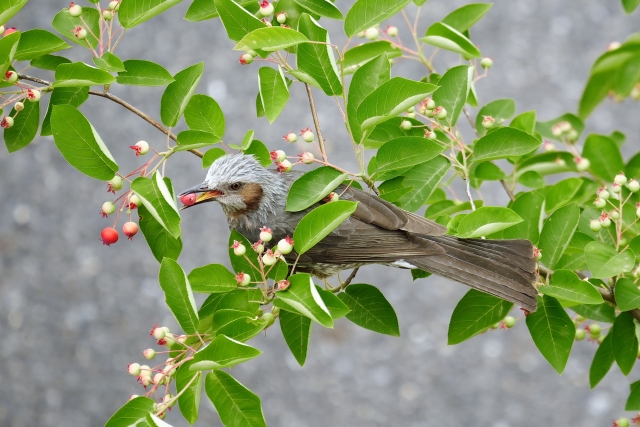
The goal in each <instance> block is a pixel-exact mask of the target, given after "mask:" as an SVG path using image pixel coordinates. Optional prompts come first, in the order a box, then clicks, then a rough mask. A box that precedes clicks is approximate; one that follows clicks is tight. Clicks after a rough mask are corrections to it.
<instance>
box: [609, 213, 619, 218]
mask: <svg viewBox="0 0 640 427" xmlns="http://www.w3.org/2000/svg"><path fill="white" fill-rule="evenodd" d="M609 217H610V218H612V219H619V218H620V213H618V211H611V212H609Z"/></svg>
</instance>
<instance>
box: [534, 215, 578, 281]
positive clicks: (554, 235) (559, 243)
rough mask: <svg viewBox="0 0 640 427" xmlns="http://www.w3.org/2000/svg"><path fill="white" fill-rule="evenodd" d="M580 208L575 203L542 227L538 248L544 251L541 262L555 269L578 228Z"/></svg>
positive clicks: (550, 217)
mask: <svg viewBox="0 0 640 427" xmlns="http://www.w3.org/2000/svg"><path fill="white" fill-rule="evenodd" d="M579 220H580V208H578V206H577V205H576V204H575V203H572V204H570V205H567V206H565V207H563V208H560V209H558V210H557V211H555V212H554V213H553V214H551V216H549V217H548V218H547V219H546V220H545V222H544V226H543V227H542V232H541V233H540V240H539V242H538V248H540V250H541V251H542V259H541V262H542V263H543V264H544V265H546V266H547V267H549V268H551V269H553V268H555V265H556V263H557V262H558V260H559V259H560V257H561V256H562V254H563V253H564V251H565V249H566V248H567V246H568V245H569V242H570V241H571V237H573V233H574V232H575V231H576V228H577V227H578V221H579Z"/></svg>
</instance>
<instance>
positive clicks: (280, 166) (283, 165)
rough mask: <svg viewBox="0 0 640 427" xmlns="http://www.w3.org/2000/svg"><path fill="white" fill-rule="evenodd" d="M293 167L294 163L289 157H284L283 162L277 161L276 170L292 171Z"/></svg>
mask: <svg viewBox="0 0 640 427" xmlns="http://www.w3.org/2000/svg"><path fill="white" fill-rule="evenodd" d="M291 169H293V165H292V164H291V162H290V161H289V160H287V159H284V160H283V161H281V162H276V170H277V171H278V172H280V173H282V172H290V171H291Z"/></svg>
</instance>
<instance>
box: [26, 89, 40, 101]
mask: <svg viewBox="0 0 640 427" xmlns="http://www.w3.org/2000/svg"><path fill="white" fill-rule="evenodd" d="M41 96H42V94H41V93H40V91H39V90H38V89H28V90H27V100H29V101H31V102H38V101H40V97H41Z"/></svg>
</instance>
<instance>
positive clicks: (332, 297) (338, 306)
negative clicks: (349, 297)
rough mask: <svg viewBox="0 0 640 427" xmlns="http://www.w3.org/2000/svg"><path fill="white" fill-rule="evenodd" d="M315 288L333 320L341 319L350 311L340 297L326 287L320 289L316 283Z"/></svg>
mask: <svg viewBox="0 0 640 427" xmlns="http://www.w3.org/2000/svg"><path fill="white" fill-rule="evenodd" d="M316 290H317V291H318V293H319V294H320V298H322V301H324V304H325V305H326V306H327V308H328V309H329V314H331V318H332V319H333V320H337V319H341V318H343V317H344V316H346V315H347V313H349V312H350V311H351V310H349V307H347V306H346V305H345V303H343V302H342V301H340V298H338V297H337V296H336V294H334V293H332V292H329V291H328V290H326V289H322V288H321V287H320V286H318V285H316Z"/></svg>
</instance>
